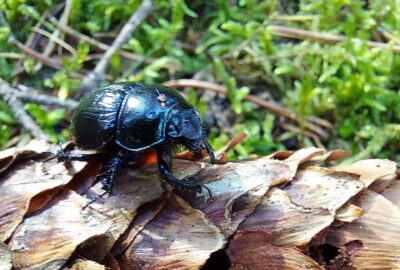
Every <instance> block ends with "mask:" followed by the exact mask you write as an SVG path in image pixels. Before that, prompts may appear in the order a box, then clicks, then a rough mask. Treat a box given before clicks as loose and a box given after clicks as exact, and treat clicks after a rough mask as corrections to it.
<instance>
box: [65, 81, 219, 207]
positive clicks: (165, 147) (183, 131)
mask: <svg viewBox="0 0 400 270" xmlns="http://www.w3.org/2000/svg"><path fill="white" fill-rule="evenodd" d="M72 132H73V135H74V139H75V143H76V145H77V147H78V148H80V149H85V150H98V154H93V155H74V156H73V155H71V154H68V153H65V152H63V151H61V152H60V153H58V157H59V158H60V159H63V160H86V161H87V160H91V159H97V160H101V161H102V162H103V165H105V166H103V167H104V168H106V169H104V170H103V172H102V173H101V174H100V175H99V176H98V177H99V180H100V181H101V182H102V183H103V184H104V186H105V189H106V192H110V191H111V189H112V181H113V179H114V177H115V174H116V172H117V171H118V168H119V167H120V165H121V163H122V162H123V161H127V159H129V157H131V156H132V153H136V152H142V151H144V150H146V149H149V148H152V147H154V148H155V149H156V151H157V158H158V167H159V170H160V173H161V175H162V176H163V178H164V179H165V180H167V181H168V182H169V183H171V184H172V185H173V186H174V187H183V188H189V189H194V190H195V191H197V192H200V191H201V187H202V186H201V185H200V184H199V183H198V182H197V181H196V180H194V179H181V180H179V179H177V178H175V177H174V176H173V175H172V172H171V161H172V155H171V146H172V145H174V144H182V145H184V146H186V147H187V148H188V149H189V150H190V151H192V152H193V154H194V156H197V155H199V153H200V152H201V150H202V149H204V148H205V149H207V151H208V153H209V155H210V160H211V162H212V163H213V162H214V154H213V151H212V149H211V147H210V146H209V144H208V141H207V138H206V136H205V134H204V132H203V127H202V125H201V120H200V116H199V114H198V112H197V111H196V109H195V108H194V107H193V106H192V105H190V104H189V103H188V102H187V101H186V100H185V99H184V98H183V97H182V96H181V95H180V94H179V93H178V92H177V91H176V90H173V89H170V88H167V87H164V86H161V85H144V84H140V83H117V84H112V85H109V86H107V87H105V88H102V89H98V90H95V91H92V92H90V93H89V94H88V95H86V96H85V97H84V98H83V99H82V101H81V102H80V104H79V106H78V108H77V109H76V111H75V114H74V116H73V119H72ZM102 195H103V194H102ZM102 195H101V196H102ZM96 199H97V198H96Z"/></svg>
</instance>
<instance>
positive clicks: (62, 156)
mask: <svg viewBox="0 0 400 270" xmlns="http://www.w3.org/2000/svg"><path fill="white" fill-rule="evenodd" d="M55 157H56V158H57V159H58V160H60V161H99V162H104V161H105V160H107V159H109V157H107V155H105V154H102V153H96V154H72V153H70V152H66V151H65V150H64V149H63V148H61V149H60V150H58V151H57V153H56V155H55Z"/></svg>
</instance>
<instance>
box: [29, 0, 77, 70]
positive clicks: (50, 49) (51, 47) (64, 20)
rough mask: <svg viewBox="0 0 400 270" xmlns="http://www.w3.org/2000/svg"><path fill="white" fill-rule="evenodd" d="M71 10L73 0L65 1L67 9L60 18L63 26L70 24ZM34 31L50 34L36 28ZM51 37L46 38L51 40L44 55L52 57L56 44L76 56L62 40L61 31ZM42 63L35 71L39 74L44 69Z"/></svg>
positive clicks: (37, 65)
mask: <svg viewBox="0 0 400 270" xmlns="http://www.w3.org/2000/svg"><path fill="white" fill-rule="evenodd" d="M71 8H72V1H71V0H67V1H65V7H64V10H63V13H62V14H61V18H60V22H61V24H67V23H68V17H69V14H70V12H71ZM34 30H35V31H36V32H37V33H39V34H41V35H46V34H48V33H47V32H46V34H45V33H44V32H43V31H44V30H42V29H39V31H37V30H38V29H37V28H36V29H35V28H34ZM49 35H50V36H46V37H47V38H48V39H49V42H48V43H47V46H46V48H45V49H44V51H43V55H46V56H50V54H51V53H52V52H53V51H54V49H55V47H56V43H58V44H60V45H61V46H63V47H64V48H65V49H67V50H68V51H70V52H71V53H72V54H74V51H75V50H74V49H73V48H72V47H71V46H70V45H68V44H66V43H65V42H64V41H63V40H62V39H60V38H59V37H61V36H62V35H61V31H60V30H59V29H56V30H55V31H54V32H53V33H52V34H49ZM42 65H43V64H42V63H41V62H39V63H37V64H36V66H35V68H34V71H35V72H37V71H39V70H40V69H41V68H42Z"/></svg>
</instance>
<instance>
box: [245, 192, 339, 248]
mask: <svg viewBox="0 0 400 270" xmlns="http://www.w3.org/2000/svg"><path fill="white" fill-rule="evenodd" d="M332 221H333V216H332V215H331V214H330V213H329V212H328V211H327V210H325V209H320V208H317V209H310V208H304V207H301V206H297V205H295V204H293V203H292V202H291V201H290V198H289V196H288V195H287V194H286V192H285V191H282V190H280V189H278V188H272V189H270V190H269V191H268V193H267V195H266V196H265V197H264V198H263V200H262V202H261V203H260V204H259V205H258V206H257V208H256V209H255V211H254V212H253V213H252V214H251V215H250V216H248V217H247V219H246V220H245V221H244V222H243V223H242V224H240V226H239V231H263V232H268V234H270V238H271V239H270V241H271V242H269V243H270V244H272V245H274V246H287V247H291V246H303V245H306V244H307V243H309V242H310V241H311V239H312V238H313V237H314V236H315V235H317V234H318V233H319V232H320V231H322V230H324V229H325V228H326V227H328V226H329V225H330V224H331V223H332Z"/></svg>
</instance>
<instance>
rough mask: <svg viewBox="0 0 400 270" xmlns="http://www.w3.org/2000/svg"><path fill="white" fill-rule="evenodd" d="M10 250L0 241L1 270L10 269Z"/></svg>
mask: <svg viewBox="0 0 400 270" xmlns="http://www.w3.org/2000/svg"><path fill="white" fill-rule="evenodd" d="M11 268H12V264H11V252H10V251H9V250H8V247H7V245H6V244H4V243H3V242H0V269H1V270H11Z"/></svg>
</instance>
